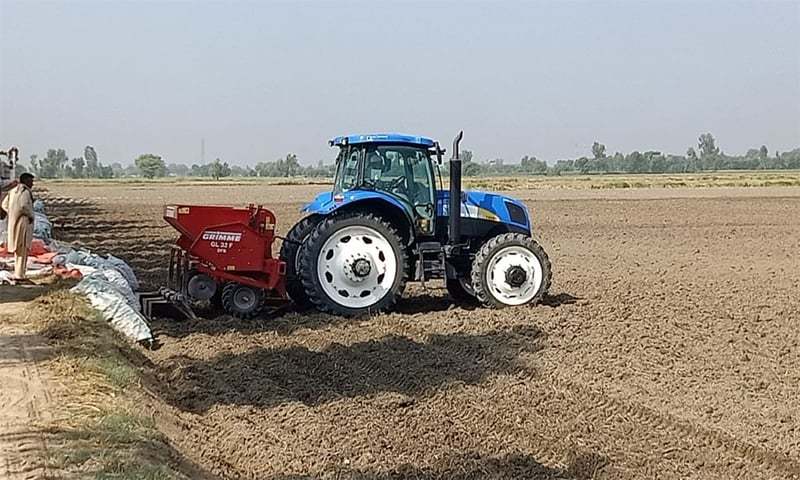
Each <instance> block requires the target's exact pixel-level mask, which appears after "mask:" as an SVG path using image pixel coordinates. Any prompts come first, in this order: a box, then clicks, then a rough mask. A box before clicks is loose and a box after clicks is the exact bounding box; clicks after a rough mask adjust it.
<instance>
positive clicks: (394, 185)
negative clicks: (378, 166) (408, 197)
mask: <svg viewBox="0 0 800 480" xmlns="http://www.w3.org/2000/svg"><path fill="white" fill-rule="evenodd" d="M405 181H406V178H405V177H397V178H395V179H394V180H392V181H391V182H389V185H388V186H387V187H386V190H389V191H390V192H393V191H395V190H396V189H399V188H400V187H402V186H403V183H404V182H405Z"/></svg>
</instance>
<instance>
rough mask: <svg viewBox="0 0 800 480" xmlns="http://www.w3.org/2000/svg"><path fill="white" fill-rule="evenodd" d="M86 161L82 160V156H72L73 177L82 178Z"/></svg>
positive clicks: (84, 173)
mask: <svg viewBox="0 0 800 480" xmlns="http://www.w3.org/2000/svg"><path fill="white" fill-rule="evenodd" d="M85 166H86V162H84V160H83V157H78V158H73V159H72V177H73V178H84V177H85V176H86V172H85V168H84V167H85Z"/></svg>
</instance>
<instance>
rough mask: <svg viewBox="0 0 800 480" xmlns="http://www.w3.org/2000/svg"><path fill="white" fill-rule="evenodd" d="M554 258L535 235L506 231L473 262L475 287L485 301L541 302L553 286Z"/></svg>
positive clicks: (504, 304)
mask: <svg viewBox="0 0 800 480" xmlns="http://www.w3.org/2000/svg"><path fill="white" fill-rule="evenodd" d="M551 277H552V273H551V272H550V259H549V258H547V254H546V253H545V251H544V249H542V247H541V246H540V245H539V244H538V243H536V240H534V239H533V238H531V237H529V236H527V235H522V234H519V233H504V234H501V235H498V236H496V237H493V238H491V239H489V241H487V242H486V243H485V244H483V246H482V247H481V248H480V250H479V251H478V254H477V255H476V256H475V260H473V262H472V288H473V289H474V290H475V296H476V297H477V298H478V300H480V302H481V303H483V304H484V305H487V306H490V307H494V308H503V307H508V306H513V305H524V304H528V303H537V302H539V301H540V300H541V299H542V297H544V295H545V294H546V293H547V289H548V288H550V279H551Z"/></svg>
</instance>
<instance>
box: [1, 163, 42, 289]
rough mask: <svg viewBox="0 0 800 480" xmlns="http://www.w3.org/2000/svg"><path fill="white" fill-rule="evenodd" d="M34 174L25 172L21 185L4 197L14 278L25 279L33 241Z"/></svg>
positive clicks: (21, 178)
mask: <svg viewBox="0 0 800 480" xmlns="http://www.w3.org/2000/svg"><path fill="white" fill-rule="evenodd" d="M32 188H33V175H31V174H30V173H23V174H22V175H20V176H19V185H17V186H16V187H14V189H13V190H11V191H10V192H9V193H8V195H7V196H6V198H4V199H3V204H2V207H3V210H5V211H6V212H7V214H8V243H7V247H8V252H9V253H13V254H14V277H15V278H14V279H15V280H25V272H26V270H27V267H28V250H29V249H30V248H31V242H33V219H34V216H33V192H32V191H31V189H32Z"/></svg>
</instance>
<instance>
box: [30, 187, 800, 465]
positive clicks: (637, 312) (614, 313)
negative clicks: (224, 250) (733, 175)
mask: <svg viewBox="0 0 800 480" xmlns="http://www.w3.org/2000/svg"><path fill="white" fill-rule="evenodd" d="M44 188H46V189H47V192H43V193H42V196H44V197H46V199H47V201H48V205H49V208H50V209H51V212H52V214H53V215H54V217H55V218H56V223H57V225H56V229H57V231H58V232H59V235H60V236H61V238H62V239H64V240H67V241H70V242H74V243H78V244H83V245H86V246H88V247H91V248H93V249H96V250H98V251H101V252H112V253H114V254H115V255H118V256H121V257H123V258H125V259H126V260H128V261H130V263H131V264H132V265H133V266H134V267H135V269H136V270H137V272H138V273H139V275H140V276H141V278H142V279H143V280H144V281H145V282H146V283H149V284H158V283H160V282H162V281H163V277H164V274H165V266H166V258H167V252H168V250H167V249H168V245H169V244H170V242H171V241H172V238H173V237H174V232H173V231H172V230H171V229H170V227H167V226H165V224H164V223H163V221H162V220H161V206H162V205H163V204H164V203H166V202H177V203H180V202H183V203H225V204H237V203H238V204H243V203H249V202H256V203H264V204H267V205H269V206H270V207H271V208H272V209H273V210H274V211H275V213H276V214H277V217H278V222H279V228H280V230H281V232H283V233H285V231H286V230H287V229H288V227H289V226H291V225H292V224H293V223H294V222H295V221H297V220H298V219H299V218H300V213H299V207H300V206H301V204H302V202H303V200H305V199H308V198H310V197H311V196H312V194H313V193H314V192H315V191H317V190H321V189H324V188H325V187H320V186H311V187H302V186H257V185H248V186H220V187H202V188H199V187H190V186H168V185H160V186H159V185H157V186H152V187H150V186H140V187H132V186H123V185H120V186H103V187H93V186H76V185H49V186H48V185H45V186H44ZM511 194H512V195H514V196H517V197H519V198H522V199H523V200H525V201H526V202H527V203H528V205H529V207H530V209H531V211H532V215H533V220H534V225H535V235H536V236H537V238H539V239H540V240H541V242H542V244H543V245H544V247H545V249H546V250H547V251H548V253H549V254H550V257H551V260H552V263H553V269H554V276H553V282H554V283H553V287H552V288H551V294H550V296H548V297H547V298H546V299H545V303H544V305H539V306H535V307H520V308H511V309H506V310H501V311H490V310H485V309H467V308H462V307H459V306H456V305H453V304H451V302H450V301H449V300H448V299H447V297H446V295H445V294H444V292H443V291H442V290H441V289H439V288H438V287H439V286H438V285H436V286H435V287H437V288H431V289H428V290H424V289H422V288H421V287H419V286H412V287H411V288H409V289H408V290H407V291H406V295H405V296H404V299H403V300H402V301H401V302H400V304H399V305H398V307H397V311H396V312H393V313H389V314H382V315H377V316H374V317H371V318H362V319H357V320H346V319H341V318H337V317H332V316H328V315H323V314H319V313H314V312H310V313H309V312H306V313H298V312H290V313H287V314H285V315H283V316H281V317H279V318H274V319H262V320H256V321H237V320H233V319H231V318H228V317H218V318H207V319H203V320H200V321H196V322H188V321H183V322H179V321H170V320H158V321H157V322H156V323H155V325H154V327H155V329H156V330H157V332H158V333H159V335H160V339H161V341H162V342H163V347H162V348H161V349H160V350H157V351H154V352H147V353H146V355H147V356H148V358H149V360H150V361H152V363H153V365H152V366H151V368H152V373H153V375H154V378H155V379H156V381H155V382H154V386H153V388H154V390H155V393H156V395H157V396H158V397H160V398H161V399H162V400H163V402H164V405H165V406H164V409H165V410H166V411H168V413H169V415H170V416H171V418H174V421H175V422H177V428H170V429H169V432H168V433H169V435H170V437H171V438H172V439H173V441H174V442H175V443H176V445H177V446H178V447H179V448H180V449H181V450H182V451H183V452H185V453H186V455H187V456H189V457H190V458H191V459H192V460H194V461H195V462H196V463H198V464H199V465H202V466H203V467H204V468H206V469H207V470H208V471H209V472H211V473H213V474H215V475H218V476H220V477H225V478H248V479H265V478H275V479H277V478H283V479H300V478H362V479H388V478H421V479H434V478H457V479H473V478H481V479H484V478H485V479H495V478H579V479H585V478H609V479H612V478H613V479H617V478H621V479H634V478H636V479H638V478H663V479H731V478H746V479H756V478H758V479H786V478H800V345H798V344H799V343H800V188H795V187H786V188H749V189H733V188H728V189H725V188H719V189H669V190H658V189H649V190H644V189H643V190H620V191H602V192H594V191H581V192H573V191H567V190H537V191H519V192H511ZM276 250H277V249H276Z"/></svg>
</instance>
